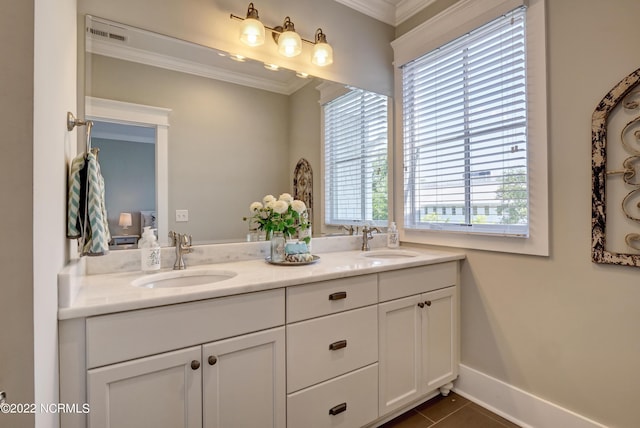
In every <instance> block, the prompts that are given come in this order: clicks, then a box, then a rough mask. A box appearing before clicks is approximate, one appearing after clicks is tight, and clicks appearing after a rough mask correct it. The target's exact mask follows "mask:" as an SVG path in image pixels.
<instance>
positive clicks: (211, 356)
mask: <svg viewBox="0 0 640 428" xmlns="http://www.w3.org/2000/svg"><path fill="white" fill-rule="evenodd" d="M448 260H452V259H448ZM457 260H458V259H453V260H452V261H443V262H436V263H433V262H432V264H427V265H421V266H412V267H401V268H400V267H399V268H396V269H393V270H384V271H381V272H371V271H369V272H370V273H367V274H364V275H363V274H360V275H357V274H356V275H354V274H353V272H351V273H350V275H353V276H348V277H344V278H338V279H331V280H321V281H317V280H316V281H315V282H309V281H313V279H314V276H313V275H309V274H308V273H306V274H305V275H306V276H304V277H301V278H300V280H299V281H300V282H299V283H298V284H299V285H289V286H286V287H285V286H282V287H279V288H274V289H269V290H261V291H260V290H257V291H253V290H255V288H253V290H252V292H247V293H242V294H232V295H227V296H221V297H215V298H208V299H205V300H195V301H191V302H186V303H176V304H165V305H162V306H156V307H147V308H140V309H132V310H127V311H122V312H112V313H107V314H104V315H94V316H88V317H86V318H84V317H75V318H69V319H65V320H61V321H60V324H59V326H60V328H59V344H60V399H61V402H65V403H79V404H82V403H89V406H90V412H89V413H88V414H86V415H85V414H71V413H69V414H61V416H60V420H61V427H62V428H87V427H90V428H137V427H142V426H153V427H154V428H181V427H194V428H201V427H204V428H234V427H239V428H253V427H256V428H258V427H259V428H287V427H288V428H303V427H304V428H360V427H374V426H378V425H380V424H382V423H384V422H385V421H387V420H389V419H390V418H391V417H393V416H395V415H397V414H399V413H401V412H403V411H406V410H408V409H410V408H411V407H413V406H415V405H416V404H417V403H419V402H421V401H424V400H426V399H428V398H430V397H431V396H433V395H435V393H437V392H438V389H440V390H441V391H442V392H443V393H446V392H448V390H449V389H450V388H451V384H450V382H451V381H453V380H454V379H455V378H456V377H457V372H458V363H459V361H458V349H459V333H458V314H459V309H458V261H457ZM284 269H287V268H284ZM287 272H296V271H294V270H293V269H291V270H289V271H287ZM299 272H303V271H302V270H300V271H299ZM304 272H309V271H304ZM147 303H148V302H147Z"/></svg>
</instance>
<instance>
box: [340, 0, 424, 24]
mask: <svg viewBox="0 0 640 428" xmlns="http://www.w3.org/2000/svg"><path fill="white" fill-rule="evenodd" d="M336 1H337V2H338V3H342V4H343V5H345V6H348V7H350V8H352V9H355V10H357V11H358V12H361V13H364V14H365V15H369V16H371V17H372V18H375V19H377V20H379V21H382V22H385V23H387V24H390V25H393V26H394V27H395V26H397V25H399V24H401V23H402V22H404V21H406V20H407V19H409V18H411V17H412V16H413V15H415V14H416V13H418V12H420V11H421V10H422V9H424V8H425V7H427V6H429V5H430V4H431V3H433V2H435V1H436V0H336Z"/></svg>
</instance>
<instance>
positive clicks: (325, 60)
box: [311, 43, 333, 67]
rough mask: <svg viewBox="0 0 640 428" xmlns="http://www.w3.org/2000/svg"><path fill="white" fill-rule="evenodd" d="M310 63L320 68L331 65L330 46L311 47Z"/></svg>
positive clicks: (325, 44)
mask: <svg viewBox="0 0 640 428" xmlns="http://www.w3.org/2000/svg"><path fill="white" fill-rule="evenodd" d="M311 62H312V63H313V64H315V65H319V66H321V67H324V66H325V65H330V64H333V48H332V47H331V45H330V44H329V43H316V44H315V45H314V46H313V55H312V56H311Z"/></svg>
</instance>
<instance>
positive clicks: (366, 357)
mask: <svg viewBox="0 0 640 428" xmlns="http://www.w3.org/2000/svg"><path fill="white" fill-rule="evenodd" d="M377 360H378V309H377V305H375V306H368V307H366V308H360V309H354V310H351V311H347V312H342V313H339V314H335V315H328V316H326V317H322V318H315V319H312V320H309V321H302V322H299V323H295V324H289V325H287V392H294V391H298V390H300V389H302V388H306V387H307V386H310V385H313V384H316V383H320V382H323V381H325V380H327V379H330V378H332V377H336V376H339V375H342V374H344V373H346V372H348V371H351V370H355V369H358V368H360V367H364V366H366V365H369V364H371V363H374V362H376V361H377Z"/></svg>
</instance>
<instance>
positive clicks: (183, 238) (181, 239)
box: [169, 231, 193, 270]
mask: <svg viewBox="0 0 640 428" xmlns="http://www.w3.org/2000/svg"><path fill="white" fill-rule="evenodd" d="M169 238H171V240H172V245H173V246H175V247H176V261H175V263H174V264H173V270H183V269H186V268H187V265H186V264H185V263H184V255H185V254H188V253H190V252H191V251H193V248H192V247H191V235H187V234H182V233H176V232H174V231H170V232H169Z"/></svg>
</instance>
